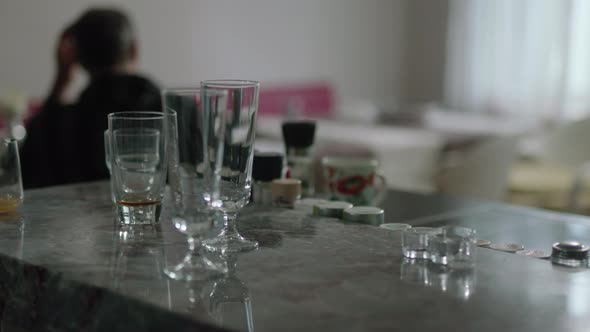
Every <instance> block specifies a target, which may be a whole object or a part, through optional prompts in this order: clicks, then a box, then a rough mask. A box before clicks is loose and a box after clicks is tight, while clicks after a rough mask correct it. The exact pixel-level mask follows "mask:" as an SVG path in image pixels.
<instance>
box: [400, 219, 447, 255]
mask: <svg viewBox="0 0 590 332" xmlns="http://www.w3.org/2000/svg"><path fill="white" fill-rule="evenodd" d="M437 232H438V229H436V228H431V227H412V228H406V229H404V230H402V254H403V255H404V257H407V258H413V259H428V243H429V241H430V238H431V237H432V236H434V235H435V234H436V233H437Z"/></svg>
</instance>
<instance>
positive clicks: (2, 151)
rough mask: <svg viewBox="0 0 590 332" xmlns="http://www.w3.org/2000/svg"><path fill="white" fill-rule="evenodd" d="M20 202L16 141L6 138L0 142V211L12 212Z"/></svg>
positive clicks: (20, 180)
mask: <svg viewBox="0 0 590 332" xmlns="http://www.w3.org/2000/svg"><path fill="white" fill-rule="evenodd" d="M22 202H23V182H22V176H21V170H20V159H19V155H18V142H17V141H16V140H14V139H6V140H4V141H2V142H1V143H0V213H3V214H4V213H14V212H15V211H16V209H18V207H19V206H20V205H21V204H22Z"/></svg>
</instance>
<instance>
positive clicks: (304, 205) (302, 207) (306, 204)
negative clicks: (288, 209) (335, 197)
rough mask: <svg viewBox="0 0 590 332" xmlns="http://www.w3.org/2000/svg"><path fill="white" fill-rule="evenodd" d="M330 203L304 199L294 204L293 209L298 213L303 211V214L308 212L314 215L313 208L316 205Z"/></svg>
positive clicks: (317, 199)
mask: <svg viewBox="0 0 590 332" xmlns="http://www.w3.org/2000/svg"><path fill="white" fill-rule="evenodd" d="M327 202H329V201H328V200H325V199H319V198H303V199H298V200H296V201H295V203H293V208H294V209H295V210H297V211H302V212H306V213H310V214H311V213H313V207H314V205H316V204H320V203H327Z"/></svg>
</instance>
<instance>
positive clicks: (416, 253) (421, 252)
mask: <svg viewBox="0 0 590 332" xmlns="http://www.w3.org/2000/svg"><path fill="white" fill-rule="evenodd" d="M402 254H403V255H404V257H407V258H412V259H428V258H429V255H428V252H427V251H426V249H407V248H402Z"/></svg>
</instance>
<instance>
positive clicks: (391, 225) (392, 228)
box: [379, 223, 412, 231]
mask: <svg viewBox="0 0 590 332" xmlns="http://www.w3.org/2000/svg"><path fill="white" fill-rule="evenodd" d="M379 227H380V228H385V229H388V230H390V231H403V230H404V229H408V228H412V226H410V224H400V223H387V224H381V225H379Z"/></svg>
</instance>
